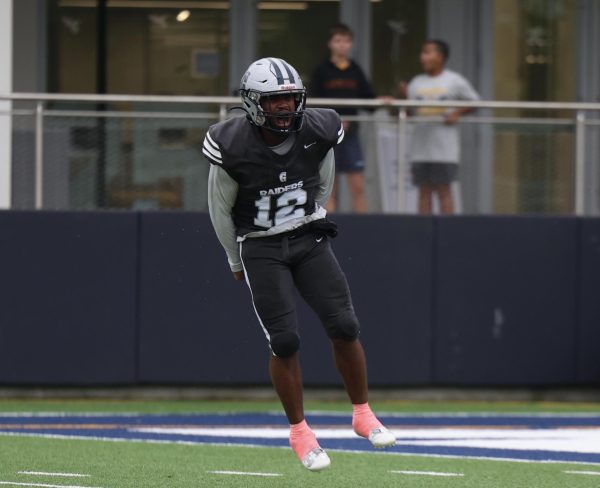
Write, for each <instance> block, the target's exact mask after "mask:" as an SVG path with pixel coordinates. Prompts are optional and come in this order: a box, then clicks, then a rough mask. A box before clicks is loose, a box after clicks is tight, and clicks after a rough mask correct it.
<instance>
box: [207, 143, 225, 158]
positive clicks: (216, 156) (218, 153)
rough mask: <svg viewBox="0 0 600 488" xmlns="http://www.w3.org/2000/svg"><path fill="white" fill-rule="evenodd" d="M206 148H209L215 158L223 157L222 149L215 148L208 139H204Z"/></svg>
mask: <svg viewBox="0 0 600 488" xmlns="http://www.w3.org/2000/svg"><path fill="white" fill-rule="evenodd" d="M202 147H203V148H204V149H205V150H207V151H208V152H209V153H211V154H212V155H213V156H214V157H215V158H217V159H223V156H222V155H221V151H219V150H217V149H214V148H213V147H212V146H211V145H210V144H209V143H207V142H206V141H204V145H203V146H202Z"/></svg>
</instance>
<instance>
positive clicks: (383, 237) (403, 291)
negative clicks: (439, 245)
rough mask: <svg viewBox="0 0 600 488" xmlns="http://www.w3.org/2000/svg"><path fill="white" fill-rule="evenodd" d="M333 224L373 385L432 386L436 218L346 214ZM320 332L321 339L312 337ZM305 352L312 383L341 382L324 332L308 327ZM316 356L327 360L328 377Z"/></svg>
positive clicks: (334, 241) (306, 370) (335, 245)
mask: <svg viewBox="0 0 600 488" xmlns="http://www.w3.org/2000/svg"><path fill="white" fill-rule="evenodd" d="M332 220H334V221H335V222H336V223H337V224H338V227H339V236H338V237H337V238H335V239H332V240H331V242H332V245H333V249H334V251H335V253H336V256H337V258H338V261H339V262H340V265H341V266H342V269H343V270H344V272H345V273H346V276H347V278H348V282H349V284H350V291H351V293H352V299H353V302H354V307H355V311H356V314H357V315H358V318H359V320H360V322H361V328H362V331H361V340H362V342H363V345H364V348H365V352H366V355H367V360H368V368H369V378H370V381H371V384H373V385H386V384H425V383H429V382H430V381H431V379H432V370H431V325H430V324H431V293H432V276H431V252H432V249H433V234H432V231H433V225H432V220H431V219H429V218H422V217H395V216H349V215H335V216H333V217H332ZM306 308H307V307H305V306H304V307H301V309H300V317H301V319H302V318H304V317H306V316H307V315H308V313H306V312H305V310H306ZM315 321H316V319H315ZM301 325H302V320H301ZM317 328H318V332H319V334H318V337H316V334H314V333H313V330H317ZM305 334H306V333H305ZM313 335H314V336H315V337H314V339H313ZM304 342H307V341H306V340H305V341H304ZM302 354H303V355H302V357H303V369H304V377H305V380H306V382H307V383H314V384H319V383H327V384H328V383H335V384H340V379H339V375H338V374H337V371H335V370H334V368H333V366H332V364H333V360H332V358H331V350H330V347H329V345H328V343H327V341H326V338H325V334H324V333H323V332H322V331H321V330H320V326H318V325H314V326H311V344H310V346H309V345H305V346H304V350H303V352H302ZM319 358H322V359H321V362H323V359H324V360H325V366H326V372H327V374H325V372H324V371H323V370H325V367H324V366H321V365H320V364H319V361H318V359H319ZM331 371H333V374H331V373H330V372H331Z"/></svg>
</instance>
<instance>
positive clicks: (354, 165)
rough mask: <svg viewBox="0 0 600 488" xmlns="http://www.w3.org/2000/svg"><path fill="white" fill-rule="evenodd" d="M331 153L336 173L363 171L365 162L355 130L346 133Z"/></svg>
mask: <svg viewBox="0 0 600 488" xmlns="http://www.w3.org/2000/svg"><path fill="white" fill-rule="evenodd" d="M333 151H334V153H335V170H336V172H337V173H356V172H359V171H364V169H365V162H364V159H363V153H362V149H361V147H360V141H359V140H358V131H357V130H353V131H351V132H350V133H346V135H345V136H344V139H343V140H342V142H341V143H340V144H338V145H337V146H335V147H334V148H333Z"/></svg>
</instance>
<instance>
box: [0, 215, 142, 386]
mask: <svg viewBox="0 0 600 488" xmlns="http://www.w3.org/2000/svg"><path fill="white" fill-rule="evenodd" d="M137 218H138V217H137V215H136V214H133V213H108V212H93V213H92V212H90V213H64V212H0V382H1V383H4V384H41V385H48V384H56V385H67V384H69V385H70V384H123V383H125V384H131V383H133V382H134V381H135V360H136V357H135V327H134V325H135V303H136V300H135V293H136V266H137Z"/></svg>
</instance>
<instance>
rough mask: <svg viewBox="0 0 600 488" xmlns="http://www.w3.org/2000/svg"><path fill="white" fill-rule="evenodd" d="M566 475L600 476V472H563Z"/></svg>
mask: <svg viewBox="0 0 600 488" xmlns="http://www.w3.org/2000/svg"><path fill="white" fill-rule="evenodd" d="M563 473H566V474H585V475H588V476H600V471H563Z"/></svg>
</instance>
